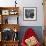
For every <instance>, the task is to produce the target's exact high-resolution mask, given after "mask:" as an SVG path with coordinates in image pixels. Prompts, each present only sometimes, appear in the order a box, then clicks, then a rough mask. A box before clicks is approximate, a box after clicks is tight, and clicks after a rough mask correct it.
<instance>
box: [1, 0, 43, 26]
mask: <svg viewBox="0 0 46 46" xmlns="http://www.w3.org/2000/svg"><path fill="white" fill-rule="evenodd" d="M14 1H15V0H9V1H8V0H0V6H1V7H4V6H5V7H7V6H15V3H14ZM42 2H43V1H42V0H35V1H34V0H17V3H18V5H17V6H19V7H20V10H19V11H20V12H19V13H20V16H19V24H20V26H43V17H44V16H43V6H42ZM23 7H36V8H37V21H24V20H23Z"/></svg>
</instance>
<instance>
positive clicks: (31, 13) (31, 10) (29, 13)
mask: <svg viewBox="0 0 46 46" xmlns="http://www.w3.org/2000/svg"><path fill="white" fill-rule="evenodd" d="M23 19H24V20H28V21H36V20H37V8H36V7H23Z"/></svg>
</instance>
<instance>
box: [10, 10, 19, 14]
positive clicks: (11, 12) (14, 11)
mask: <svg viewBox="0 0 46 46" xmlns="http://www.w3.org/2000/svg"><path fill="white" fill-rule="evenodd" d="M17 13H18V12H17V11H16V10H10V12H9V14H10V15H16V14H17Z"/></svg>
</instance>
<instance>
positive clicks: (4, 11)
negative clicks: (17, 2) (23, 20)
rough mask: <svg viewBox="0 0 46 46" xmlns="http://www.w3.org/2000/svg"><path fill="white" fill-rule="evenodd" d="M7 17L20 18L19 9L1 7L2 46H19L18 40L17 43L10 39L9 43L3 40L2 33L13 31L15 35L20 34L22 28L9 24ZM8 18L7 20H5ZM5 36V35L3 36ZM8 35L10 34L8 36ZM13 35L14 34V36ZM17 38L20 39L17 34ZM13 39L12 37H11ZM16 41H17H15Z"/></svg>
mask: <svg viewBox="0 0 46 46" xmlns="http://www.w3.org/2000/svg"><path fill="white" fill-rule="evenodd" d="M7 16H14V17H15V16H17V17H18V16H19V7H0V20H1V24H0V32H1V41H0V46H18V42H19V41H18V39H17V41H13V39H14V37H15V36H14V37H13V39H10V40H9V41H7V40H6V41H5V40H4V39H2V38H3V37H2V33H3V30H4V29H11V30H10V31H14V35H15V33H18V31H19V29H20V26H19V24H18V23H17V24H8V19H7ZM5 18H6V19H5ZM3 35H4V34H3ZM7 35H8V34H7ZM12 35H13V34H12ZM16 37H17V38H18V36H17V34H16ZM11 38H12V37H11ZM15 40H16V39H15Z"/></svg>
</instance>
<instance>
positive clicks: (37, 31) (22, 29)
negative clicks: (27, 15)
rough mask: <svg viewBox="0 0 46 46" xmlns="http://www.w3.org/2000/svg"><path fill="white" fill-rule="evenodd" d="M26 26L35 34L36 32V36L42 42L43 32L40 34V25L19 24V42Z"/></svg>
mask: <svg viewBox="0 0 46 46" xmlns="http://www.w3.org/2000/svg"><path fill="white" fill-rule="evenodd" d="M28 28H32V29H33V30H34V31H35V32H36V34H37V37H38V39H39V41H40V42H41V43H42V42H43V36H42V35H43V34H42V31H43V30H42V26H21V27H20V31H19V39H20V42H21V40H22V38H23V36H24V33H25V31H26V30H27V29H28Z"/></svg>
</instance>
